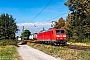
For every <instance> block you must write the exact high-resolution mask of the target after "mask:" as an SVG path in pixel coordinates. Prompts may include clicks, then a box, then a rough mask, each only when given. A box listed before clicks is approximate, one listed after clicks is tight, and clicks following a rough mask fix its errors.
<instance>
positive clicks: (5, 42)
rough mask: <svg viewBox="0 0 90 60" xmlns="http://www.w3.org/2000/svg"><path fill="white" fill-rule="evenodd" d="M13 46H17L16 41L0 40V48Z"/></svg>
mask: <svg viewBox="0 0 90 60" xmlns="http://www.w3.org/2000/svg"><path fill="white" fill-rule="evenodd" d="M6 45H15V46H17V41H16V40H0V46H6Z"/></svg>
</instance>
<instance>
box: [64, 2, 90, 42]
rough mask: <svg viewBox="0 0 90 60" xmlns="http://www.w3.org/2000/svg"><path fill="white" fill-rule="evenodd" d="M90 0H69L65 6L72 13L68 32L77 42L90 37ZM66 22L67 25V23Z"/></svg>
mask: <svg viewBox="0 0 90 60" xmlns="http://www.w3.org/2000/svg"><path fill="white" fill-rule="evenodd" d="M89 4H90V0H68V1H67V2H65V5H66V6H68V8H69V10H70V11H72V13H71V15H73V18H72V19H71V18H69V19H68V21H67V22H69V27H68V31H69V32H71V37H72V38H74V39H75V40H76V41H82V40H83V39H85V38H88V37H89V36H90V23H89V22H90V19H89V17H90V5H89ZM67 22H66V23H67Z"/></svg>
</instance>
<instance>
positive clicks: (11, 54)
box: [0, 45, 20, 60]
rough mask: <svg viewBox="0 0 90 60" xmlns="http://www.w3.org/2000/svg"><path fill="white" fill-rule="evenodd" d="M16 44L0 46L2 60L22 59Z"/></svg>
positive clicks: (0, 58) (0, 59)
mask: <svg viewBox="0 0 90 60" xmlns="http://www.w3.org/2000/svg"><path fill="white" fill-rule="evenodd" d="M16 48H17V47H16V46H12V45H7V46H0V60H20V57H19V56H18V52H17V50H16Z"/></svg>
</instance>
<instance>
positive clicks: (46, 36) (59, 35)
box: [29, 28, 67, 45]
mask: <svg viewBox="0 0 90 60" xmlns="http://www.w3.org/2000/svg"><path fill="white" fill-rule="evenodd" d="M29 39H30V40H33V41H34V40H35V42H40V43H47V44H52V45H53V44H66V42H67V40H66V33H65V29H63V28H51V29H49V30H48V31H40V32H39V33H34V34H31V35H30V37H29Z"/></svg>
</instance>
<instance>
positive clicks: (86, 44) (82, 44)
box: [67, 42, 90, 47]
mask: <svg viewBox="0 0 90 60" xmlns="http://www.w3.org/2000/svg"><path fill="white" fill-rule="evenodd" d="M67 44H69V45H78V46H89V47H90V43H73V42H67Z"/></svg>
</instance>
